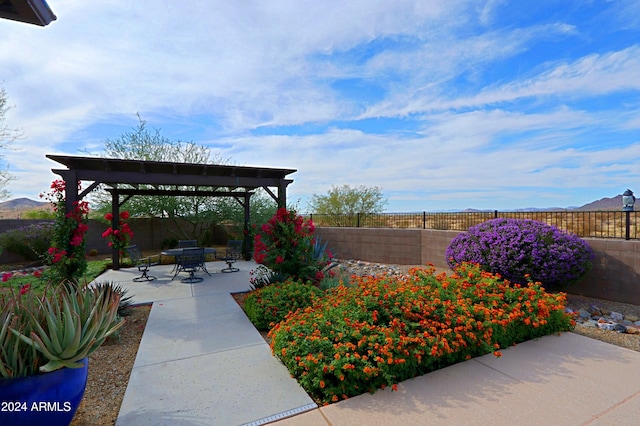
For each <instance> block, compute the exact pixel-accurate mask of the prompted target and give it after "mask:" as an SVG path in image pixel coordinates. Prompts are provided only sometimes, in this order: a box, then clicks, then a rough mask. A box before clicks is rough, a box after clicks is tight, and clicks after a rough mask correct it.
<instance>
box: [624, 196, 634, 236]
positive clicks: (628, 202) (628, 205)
mask: <svg viewBox="0 0 640 426" xmlns="http://www.w3.org/2000/svg"><path fill="white" fill-rule="evenodd" d="M635 202H636V197H634V196H633V191H631V190H630V189H627V190H626V191H624V192H623V193H622V211H623V212H625V215H626V222H627V223H626V226H625V239H626V240H628V239H630V238H631V236H630V235H629V234H630V232H631V212H632V211H633V205H634V204H635Z"/></svg>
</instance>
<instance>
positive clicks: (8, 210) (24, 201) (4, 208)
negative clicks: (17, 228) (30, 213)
mask: <svg viewBox="0 0 640 426" xmlns="http://www.w3.org/2000/svg"><path fill="white" fill-rule="evenodd" d="M50 208H51V204H50V203H48V202H46V201H34V200H31V199H29V198H15V199H13V200H9V201H4V202H2V203H0V219H20V214H21V213H22V212H24V211H27V210H41V209H42V210H44V209H50Z"/></svg>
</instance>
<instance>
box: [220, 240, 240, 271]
mask: <svg viewBox="0 0 640 426" xmlns="http://www.w3.org/2000/svg"><path fill="white" fill-rule="evenodd" d="M241 256H242V240H229V241H228V242H227V250H226V252H225V254H224V257H222V258H221V259H222V260H223V261H224V262H226V263H227V267H226V268H224V269H222V270H221V271H220V272H227V273H228V272H238V271H239V270H240V269H239V268H236V267H234V266H233V264H234V263H236V260H238V259H240V257H241Z"/></svg>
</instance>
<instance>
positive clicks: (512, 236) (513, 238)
mask: <svg viewBox="0 0 640 426" xmlns="http://www.w3.org/2000/svg"><path fill="white" fill-rule="evenodd" d="M446 257H447V263H448V265H449V266H450V267H451V268H456V267H457V266H459V265H460V264H462V263H463V262H471V263H478V264H479V265H480V266H481V267H482V268H483V269H484V270H486V271H487V272H491V273H494V274H500V275H501V276H502V277H503V278H505V279H507V280H509V281H511V282H516V283H521V284H523V283H526V282H528V281H534V282H540V283H542V285H543V286H545V288H547V289H553V288H556V289H558V288H562V287H565V286H567V285H569V284H571V283H573V282H576V281H577V280H578V279H580V278H581V277H582V276H583V275H584V274H586V273H587V272H588V271H589V270H590V269H591V260H592V258H593V252H592V250H591V247H590V246H589V244H587V242H586V241H584V240H582V239H581V238H580V237H578V236H577V235H574V234H569V233H567V232H564V231H561V230H560V229H558V228H556V227H554V226H551V225H547V224H546V223H542V222H538V221H535V220H528V219H493V220H489V221H486V222H483V223H481V224H479V225H476V226H473V227H471V228H469V230H468V231H467V232H465V233H463V234H460V235H458V236H457V237H456V238H454V239H453V241H451V244H449V247H447V251H446Z"/></svg>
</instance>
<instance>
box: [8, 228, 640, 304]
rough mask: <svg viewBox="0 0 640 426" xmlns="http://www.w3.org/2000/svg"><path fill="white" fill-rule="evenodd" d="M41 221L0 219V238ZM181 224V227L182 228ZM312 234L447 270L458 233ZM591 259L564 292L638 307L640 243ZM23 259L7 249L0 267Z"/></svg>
mask: <svg viewBox="0 0 640 426" xmlns="http://www.w3.org/2000/svg"><path fill="white" fill-rule="evenodd" d="M40 222H47V221H46V220H23V219H5V220H0V233H2V232H4V231H7V230H9V229H14V228H19V227H21V226H26V225H29V224H33V223H40ZM129 223H130V225H131V227H132V229H133V230H134V233H135V235H134V238H133V240H132V242H133V243H134V244H137V245H138V246H139V247H140V248H141V249H142V250H159V249H160V247H161V246H162V243H163V241H165V240H166V239H167V238H172V237H173V238H178V235H180V232H179V228H178V227H177V226H176V224H175V223H174V222H173V221H170V220H166V219H165V220H163V219H135V220H131V221H129ZM185 225H186V224H185ZM107 227H108V225H107V224H106V223H105V222H101V221H97V220H90V221H89V231H88V233H87V244H86V248H87V253H88V252H89V251H90V250H92V249H95V250H97V251H98V253H99V254H109V253H111V251H110V248H109V247H108V246H107V242H106V241H105V240H104V239H103V238H102V233H103V232H104V230H105V229H107ZM316 233H317V235H319V236H320V237H322V240H323V241H327V242H328V247H329V248H330V249H331V250H333V251H334V252H335V253H336V254H337V257H338V258H341V259H358V260H366V261H370V262H379V263H394V264H401V265H402V264H404V265H424V264H427V263H432V264H433V265H434V266H437V267H441V268H446V267H447V264H446V261H445V251H446V249H447V247H448V246H449V243H450V242H451V240H453V238H455V237H456V236H457V235H458V234H459V233H460V231H444V230H431V229H385V228H342V227H341V228H331V227H318V228H316ZM228 239H230V238H229V235H228V233H227V232H226V231H225V229H224V228H222V227H215V228H214V229H213V230H212V241H213V244H215V245H222V246H225V245H226V244H227V240H228ZM585 240H586V241H587V242H588V243H589V244H590V245H591V247H592V249H593V251H594V253H595V258H594V261H593V269H592V270H591V271H590V272H589V273H588V274H587V275H586V276H585V277H584V278H583V280H582V281H581V282H580V283H578V284H575V285H573V286H572V287H570V288H569V289H568V292H569V293H572V294H578V295H583V296H588V297H595V298H600V299H605V300H611V301H615V302H622V303H631V304H634V305H640V280H639V275H640V240H620V239H604V238H603V239H600V238H585ZM22 260H23V259H22V258H21V257H19V256H17V255H15V254H12V253H9V252H7V251H6V250H5V251H3V253H2V254H1V255H0V264H5V263H12V262H20V261H22Z"/></svg>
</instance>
